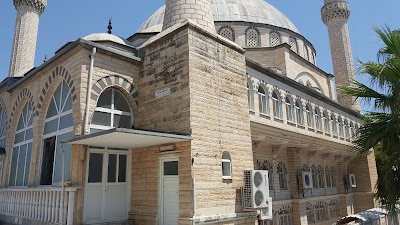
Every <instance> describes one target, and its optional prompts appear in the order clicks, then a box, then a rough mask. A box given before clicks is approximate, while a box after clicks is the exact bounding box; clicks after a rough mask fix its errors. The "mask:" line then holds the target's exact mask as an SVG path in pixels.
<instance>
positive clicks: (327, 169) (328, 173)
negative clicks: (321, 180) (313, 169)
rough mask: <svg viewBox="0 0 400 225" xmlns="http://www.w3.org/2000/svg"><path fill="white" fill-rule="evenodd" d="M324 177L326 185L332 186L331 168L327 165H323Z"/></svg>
mask: <svg viewBox="0 0 400 225" xmlns="http://www.w3.org/2000/svg"><path fill="white" fill-rule="evenodd" d="M325 177H326V187H332V182H331V168H330V167H329V166H325Z"/></svg>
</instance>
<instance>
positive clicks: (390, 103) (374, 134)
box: [340, 27, 400, 212]
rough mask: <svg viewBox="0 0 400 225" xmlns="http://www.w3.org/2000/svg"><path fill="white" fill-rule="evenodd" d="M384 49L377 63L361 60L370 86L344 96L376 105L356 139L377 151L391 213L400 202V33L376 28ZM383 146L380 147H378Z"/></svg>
mask: <svg viewBox="0 0 400 225" xmlns="http://www.w3.org/2000/svg"><path fill="white" fill-rule="evenodd" d="M374 30H375V32H376V33H377V34H378V36H379V38H380V39H381V40H382V42H383V44H384V47H382V48H381V49H380V50H379V51H378V60H377V62H373V61H367V62H361V61H359V65H360V67H359V69H358V72H359V73H361V74H366V75H367V76H369V78H370V79H369V84H368V85H365V84H362V83H360V82H358V81H354V82H353V86H351V87H344V86H342V87H340V91H341V92H342V93H344V94H348V95H352V96H355V97H357V98H358V99H360V100H362V101H364V102H366V103H369V104H372V109H373V110H372V111H370V112H367V113H366V114H365V115H364V120H365V124H364V126H363V127H361V128H360V129H359V131H358V132H357V135H356V136H355V137H354V141H353V142H354V145H355V150H356V152H357V153H358V154H359V155H366V154H368V153H369V151H370V150H371V149H375V154H376V158H377V166H378V175H379V177H378V184H377V193H376V197H377V199H378V200H379V201H380V202H381V203H382V204H383V205H385V206H386V207H387V209H388V210H389V211H391V212H394V211H397V207H396V206H397V205H398V203H399V200H400V180H399V179H400V31H392V30H390V28H389V27H385V28H382V29H378V28H374ZM377 146H379V147H377Z"/></svg>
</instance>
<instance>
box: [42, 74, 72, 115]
mask: <svg viewBox="0 0 400 225" xmlns="http://www.w3.org/2000/svg"><path fill="white" fill-rule="evenodd" d="M57 77H62V79H64V81H65V82H66V84H67V85H68V87H69V88H70V91H71V97H72V101H73V102H74V101H75V99H76V98H77V97H76V89H75V86H74V81H73V79H72V76H71V75H69V73H68V71H67V70H66V69H65V68H64V67H56V69H54V70H53V72H52V73H51V75H49V76H48V77H47V79H46V82H45V84H44V87H43V89H42V91H41V92H40V97H39V101H38V104H37V111H36V115H39V113H40V109H41V108H42V107H43V105H44V101H45V97H46V94H47V93H48V92H49V91H51V90H49V89H52V88H51V87H53V88H54V86H55V84H54V83H53V82H54V81H55V80H59V79H57Z"/></svg>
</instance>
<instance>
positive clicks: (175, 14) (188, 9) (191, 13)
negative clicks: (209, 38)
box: [163, 0, 216, 33]
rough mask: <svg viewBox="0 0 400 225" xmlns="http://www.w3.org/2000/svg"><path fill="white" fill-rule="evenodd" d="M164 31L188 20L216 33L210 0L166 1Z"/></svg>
mask: <svg viewBox="0 0 400 225" xmlns="http://www.w3.org/2000/svg"><path fill="white" fill-rule="evenodd" d="M165 6H166V8H165V16H164V24H163V30H165V29H168V28H169V27H172V26H174V25H175V24H178V23H181V22H183V21H185V20H187V19H189V20H191V21H193V22H194V23H196V24H198V25H199V26H201V27H202V28H204V29H206V30H208V31H210V32H212V33H215V32H216V31H215V25H214V17H213V11H212V9H211V1H210V0H191V1H187V0H166V1H165Z"/></svg>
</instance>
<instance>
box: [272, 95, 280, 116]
mask: <svg viewBox="0 0 400 225" xmlns="http://www.w3.org/2000/svg"><path fill="white" fill-rule="evenodd" d="M274 94H275V95H276V98H275V97H274ZM271 96H272V101H273V110H274V117H275V118H279V119H282V102H281V97H280V96H279V95H278V94H277V93H276V92H275V91H273V92H272V95H271Z"/></svg>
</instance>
